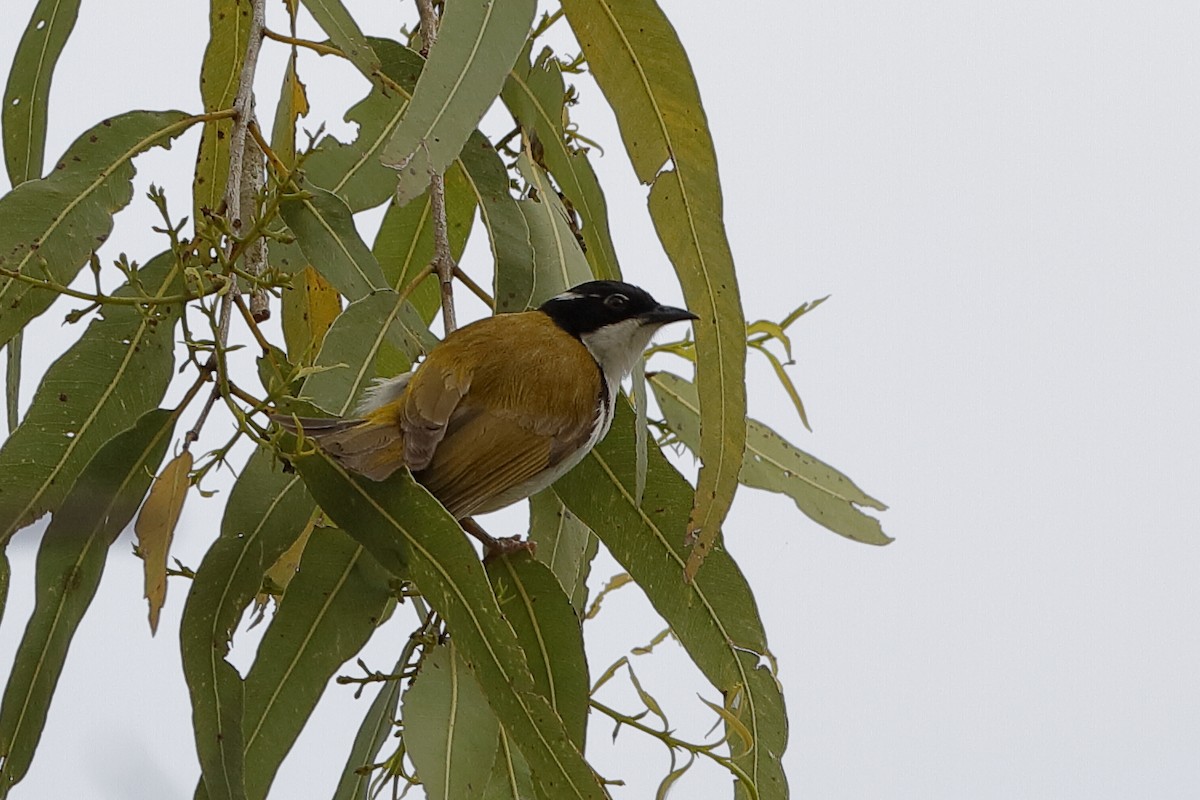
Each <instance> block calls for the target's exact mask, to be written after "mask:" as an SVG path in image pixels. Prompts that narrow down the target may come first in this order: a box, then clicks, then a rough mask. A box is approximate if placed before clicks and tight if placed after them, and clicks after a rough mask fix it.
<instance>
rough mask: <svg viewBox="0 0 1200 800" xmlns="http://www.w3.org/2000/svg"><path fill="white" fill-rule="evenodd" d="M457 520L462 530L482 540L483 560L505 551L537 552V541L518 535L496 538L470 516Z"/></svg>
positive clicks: (530, 553)
mask: <svg viewBox="0 0 1200 800" xmlns="http://www.w3.org/2000/svg"><path fill="white" fill-rule="evenodd" d="M459 521H460V522H461V523H462V528H463V530H464V531H466V532H467V533H469V534H471V535H472V536H474V537H475V538H476V539H478V540H479V541H481V542H483V557H484V559H485V560H486V559H489V558H494V557H496V556H502V555H505V554H506V553H520V552H522V551H524V552H526V553H529V555H534V554H535V553H536V552H537V542H531V541H529V540H528V539H524V538H522V537H520V536H505V537H501V538H497V537H495V536H492V535H491V534H490V533H488V532H487V531H485V530H484V529H483V527H482V526H481V525H480V524H479V523H478V522H476V521H475V520H473V519H471V518H470V517H466V518H465V519H462V520H459Z"/></svg>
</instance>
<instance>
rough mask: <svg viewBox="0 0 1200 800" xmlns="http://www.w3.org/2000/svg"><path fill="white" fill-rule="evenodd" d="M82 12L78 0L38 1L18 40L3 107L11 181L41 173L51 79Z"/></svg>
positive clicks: (0, 122)
mask: <svg viewBox="0 0 1200 800" xmlns="http://www.w3.org/2000/svg"><path fill="white" fill-rule="evenodd" d="M78 16H79V0H38V4H37V5H36V6H34V9H33V14H32V15H31V16H30V18H29V23H28V24H27V25H26V26H25V33H23V34H22V35H21V41H20V43H18V44H17V52H16V54H15V55H14V56H13V61H12V68H11V69H10V70H9V72H8V83H7V85H6V86H5V87H4V105H3V107H2V109H0V129H2V130H3V141H4V165H5V167H6V168H7V169H8V179H9V183H10V184H11V185H12V186H18V185H19V184H21V183H24V182H25V181H30V180H33V179H34V178H38V177H40V176H41V174H42V161H43V158H44V157H45V150H46V112H47V107H48V105H49V99H50V82H51V80H52V78H53V77H54V68H55V66H57V65H58V58H59V56H61V55H62V51H63V47H64V46H66V44H67V39H68V38H69V37H70V35H71V31H72V30H73V29H74V27H75V20H76V19H77V18H78Z"/></svg>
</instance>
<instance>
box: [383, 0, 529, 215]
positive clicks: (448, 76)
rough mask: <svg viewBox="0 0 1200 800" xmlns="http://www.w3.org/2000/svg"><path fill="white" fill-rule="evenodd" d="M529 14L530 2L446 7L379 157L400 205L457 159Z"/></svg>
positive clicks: (521, 38) (499, 82)
mask: <svg viewBox="0 0 1200 800" xmlns="http://www.w3.org/2000/svg"><path fill="white" fill-rule="evenodd" d="M536 7H537V3H536V1H535V0H509V2H506V3H504V4H500V3H496V2H461V3H450V4H448V5H447V6H446V10H445V15H444V16H443V18H442V21H441V25H440V27H439V28H438V37H437V43H436V44H434V46H433V48H432V49H431V50H430V53H429V60H428V61H427V63H426V65H425V69H424V70H423V71H422V72H421V77H420V78H419V79H418V80H417V86H416V89H415V90H414V91H413V99H412V102H411V103H410V104H409V108H408V111H407V112H406V113H405V115H404V119H403V120H402V121H401V123H400V126H399V127H398V128H397V129H396V131H395V133H393V134H392V138H391V140H390V141H389V142H388V143H387V145H386V146H385V147H384V149H383V153H382V158H383V163H384V164H385V165H386V166H389V167H391V168H393V169H395V170H397V171H398V172H399V174H400V179H399V184H398V185H397V187H396V197H397V198H398V199H399V200H400V201H401V202H407V201H408V200H411V199H413V198H414V197H416V196H418V195H419V194H421V192H423V191H424V190H425V188H426V187H428V186H429V178H430V176H431V175H432V174H433V173H434V172H437V173H441V172H444V171H445V169H446V167H447V166H449V164H450V162H451V161H453V160H454V159H455V158H457V157H458V154H459V151H461V150H462V148H463V145H464V144H466V142H467V138H468V137H469V136H470V135H471V132H472V131H473V130H475V126H476V125H477V124H479V120H481V119H482V118H483V115H484V112H486V111H487V110H488V107H489V106H491V104H492V101H493V100H495V98H496V95H498V94H499V93H500V88H501V87H502V86H503V85H504V78H505V76H506V75H507V74H508V71H509V70H510V69H511V68H512V65H513V62H514V61H516V58H517V54H518V53H520V51H521V47H522V46H523V45H524V44H525V37H526V36H527V35H528V34H529V27H530V24H531V23H532V22H533V13H534V10H535V9H536Z"/></svg>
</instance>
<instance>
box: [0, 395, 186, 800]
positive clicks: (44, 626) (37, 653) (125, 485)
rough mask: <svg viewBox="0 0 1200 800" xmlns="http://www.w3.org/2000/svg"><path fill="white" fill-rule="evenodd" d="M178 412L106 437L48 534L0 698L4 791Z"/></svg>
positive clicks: (0, 782) (20, 766) (24, 757)
mask: <svg viewBox="0 0 1200 800" xmlns="http://www.w3.org/2000/svg"><path fill="white" fill-rule="evenodd" d="M175 419H176V417H175V415H174V414H172V413H171V412H170V411H166V410H163V409H155V410H154V411H150V412H148V413H146V414H143V415H142V417H141V418H140V419H139V420H138V421H137V423H136V424H135V425H134V427H132V428H130V429H129V430H127V431H125V432H124V433H122V434H120V435H119V436H117V437H115V438H113V439H111V440H110V441H109V442H108V443H107V444H105V445H104V447H102V448H101V449H100V451H99V452H98V453H97V454H96V456H95V457H94V458H93V459H92V460H91V462H89V463H88V465H87V467H86V468H85V469H84V471H83V472H82V474H80V476H79V479H78V480H77V481H75V485H74V486H73V487H72V489H71V492H70V494H68V495H67V498H66V500H65V501H64V502H63V505H62V508H61V509H60V510H59V511H58V513H56V514H55V515H54V519H53V520H52V521H51V523H50V525H49V527H48V528H47V529H46V532H45V534H44V535H43V536H42V544H41V548H40V549H39V550H38V558H37V571H36V575H35V588H34V596H35V598H36V600H35V604H34V608H33V613H32V614H31V615H30V617H29V622H28V623H26V625H25V633H24V635H23V636H22V637H21V644H20V646H19V647H18V648H17V654H16V658H15V660H14V662H13V667H12V670H11V672H10V673H9V676H8V684H7V685H6V686H5V687H4V700H3V702H2V703H0V753H3V754H4V761H3V766H2V767H0V796H6V795H7V794H8V791H9V790H10V789H11V787H12V786H13V785H14V784H16V783H17V782H19V781H20V780H21V778H23V777H24V776H25V774H26V772H27V771H28V769H29V763H30V760H31V759H32V758H33V754H34V750H35V748H36V747H37V744H38V740H39V739H40V738H41V735H42V729H43V728H44V727H45V724H46V715H47V713H48V712H49V709H50V702H51V699H52V698H53V697H54V689H55V687H56V686H57V685H58V678H59V676H60V675H61V674H62V669H63V664H64V662H65V661H66V657H67V650H68V648H70V646H71V640H72V639H73V638H74V636H75V631H76V630H77V629H78V627H79V623H80V621H81V620H82V619H83V615H84V614H85V613H86V612H87V609H88V606H89V605H91V602H92V598H93V597H95V595H96V588H97V586H99V584H100V576H101V575H102V574H103V572H104V564H105V558H106V556H107V553H108V547H109V545H111V544H112V543H113V542H114V541H115V540H116V538H117V536H119V535H120V533H121V531H122V530H124V528H125V526H126V525H128V524H129V521H130V520H131V519H132V518H133V515H134V512H135V511H137V507H138V505H139V504H140V503H141V502H142V498H143V497H145V495H146V492H147V490H148V489H149V488H150V478H151V475H152V474H153V471H154V470H155V469H156V468H157V467H158V464H159V462H160V461H162V458H163V455H164V454H165V453H166V452H167V445H168V444H169V443H170V441H171V433H172V431H173V430H174V428H175ZM4 563H5V565H7V561H5V562H4Z"/></svg>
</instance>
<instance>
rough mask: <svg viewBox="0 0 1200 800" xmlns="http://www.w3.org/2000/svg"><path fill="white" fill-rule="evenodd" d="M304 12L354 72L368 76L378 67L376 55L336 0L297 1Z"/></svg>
mask: <svg viewBox="0 0 1200 800" xmlns="http://www.w3.org/2000/svg"><path fill="white" fill-rule="evenodd" d="M301 2H303V3H304V7H305V8H306V9H308V13H310V14H312V15H313V19H315V20H316V21H317V24H318V25H320V26H321V30H323V31H325V33H326V35H328V36H329V40H330V41H331V42H333V43H334V45H336V46H337V48H338V49H339V50H341V51H342V53H343V54H344V55H345V56H346V58H347V59H348V60H349V61H350V63H351V64H353V65H354V66H355V67H357V68H358V71H359V72H361V73H362V74H363V75H365V76H366V77H367V79H371V78H373V77H374V76H375V70H377V69H378V68H379V56H378V55H376V54H375V51H374V50H373V49H372V48H371V44H370V42H368V41H367V37H366V36H365V35H364V34H363V32H362V30H361V29H360V28H359V27H358V23H357V22H355V21H354V17H352V16H350V12H349V11H347V10H346V7H345V6H344V5H342V3H341V2H340V0H301Z"/></svg>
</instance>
